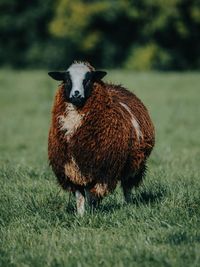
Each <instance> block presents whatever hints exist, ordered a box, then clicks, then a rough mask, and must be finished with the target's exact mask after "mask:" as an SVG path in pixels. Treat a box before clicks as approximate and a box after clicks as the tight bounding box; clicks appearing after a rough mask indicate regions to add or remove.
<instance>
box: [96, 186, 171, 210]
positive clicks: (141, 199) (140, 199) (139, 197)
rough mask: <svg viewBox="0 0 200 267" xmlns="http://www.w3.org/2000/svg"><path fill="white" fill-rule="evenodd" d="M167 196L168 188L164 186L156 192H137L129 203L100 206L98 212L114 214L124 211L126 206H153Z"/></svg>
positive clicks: (110, 203) (112, 203)
mask: <svg viewBox="0 0 200 267" xmlns="http://www.w3.org/2000/svg"><path fill="white" fill-rule="evenodd" d="M166 195H167V188H165V187H164V186H163V187H161V188H160V189H159V190H156V191H155V190H154V191H149V190H147V191H142V192H137V193H136V194H133V195H132V198H131V199H130V201H129V202H128V203H126V202H125V201H123V202H121V203H115V202H114V201H113V202H109V203H108V202H107V203H106V204H102V205H100V206H99V207H98V208H97V210H100V211H102V212H108V213H112V212H114V211H116V210H119V209H122V208H123V207H124V206H126V205H133V206H137V207H138V206H141V205H153V204H156V203H158V202H160V201H161V200H162V199H163V198H165V196H166Z"/></svg>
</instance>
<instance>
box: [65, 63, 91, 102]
mask: <svg viewBox="0 0 200 267" xmlns="http://www.w3.org/2000/svg"><path fill="white" fill-rule="evenodd" d="M67 71H68V72H69V74H70V76H71V81H72V89H71V92H70V95H69V97H72V96H73V95H75V91H78V92H79V94H80V96H81V97H85V94H84V88H83V80H84V78H85V74H86V73H87V72H90V71H91V70H90V69H89V67H88V66H87V65H85V64H84V63H74V64H72V65H71V66H70V67H69V68H68V70H67Z"/></svg>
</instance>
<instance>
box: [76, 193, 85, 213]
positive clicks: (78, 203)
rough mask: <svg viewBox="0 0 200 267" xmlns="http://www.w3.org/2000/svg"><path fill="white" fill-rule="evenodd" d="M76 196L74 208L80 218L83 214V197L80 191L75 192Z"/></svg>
mask: <svg viewBox="0 0 200 267" xmlns="http://www.w3.org/2000/svg"><path fill="white" fill-rule="evenodd" d="M75 195H76V207H77V213H78V215H80V216H83V214H84V212H85V197H84V195H83V194H82V193H81V192H80V191H78V190H77V191H76V192H75Z"/></svg>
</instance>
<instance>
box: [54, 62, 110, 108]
mask: <svg viewBox="0 0 200 267" xmlns="http://www.w3.org/2000/svg"><path fill="white" fill-rule="evenodd" d="M49 75H50V76H51V77H52V78H53V79H55V80H59V81H63V82H64V85H65V97H66V100H67V101H68V102H71V103H72V104H73V105H75V106H77V107H82V106H83V105H84V104H85V102H86V101H87V99H88V98H89V97H90V95H91V93H92V88H93V84H94V82H97V81H100V80H101V79H102V78H103V77H104V76H105V75H106V72H105V71H99V70H96V71H95V70H94V71H93V70H91V69H90V68H89V67H88V66H87V65H86V64H84V63H74V64H72V65H71V66H70V67H69V68H68V70H67V71H63V72H57V71H56V72H49Z"/></svg>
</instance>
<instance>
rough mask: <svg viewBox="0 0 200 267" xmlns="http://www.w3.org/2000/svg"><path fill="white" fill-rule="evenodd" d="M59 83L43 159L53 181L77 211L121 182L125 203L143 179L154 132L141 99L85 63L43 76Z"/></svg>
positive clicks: (99, 199)
mask: <svg viewBox="0 0 200 267" xmlns="http://www.w3.org/2000/svg"><path fill="white" fill-rule="evenodd" d="M48 74H49V76H51V77H52V78H53V79H55V80H57V81H61V82H62V83H61V84H60V85H59V87H58V90H57V92H56V96H55V100H54V104H53V109H52V122H51V126H50V130H49V139H48V158H49V164H50V165H51V167H52V169H53V172H54V173H55V175H56V176H57V179H58V182H59V183H60V185H61V186H62V187H63V189H65V190H69V191H72V192H74V194H75V196H76V205H77V213H78V214H80V215H83V214H84V210H85V201H86V200H88V203H89V204H90V206H95V205H97V204H98V203H99V202H100V201H101V199H102V198H103V197H104V196H106V195H107V194H108V193H111V192H113V191H114V189H115V188H116V186H117V184H118V182H121V187H122V190H123V194H124V198H125V201H127V202H129V201H130V200H131V192H132V188H133V187H137V186H138V185H139V184H140V182H141V181H142V180H143V177H144V176H145V171H146V161H147V158H148V157H149V155H150V153H151V151H152V149H153V146H154V143H155V131H154V126H153V123H152V121H151V119H150V116H149V113H148V111H147V109H146V107H145V106H144V104H143V103H142V102H141V100H140V99H139V98H138V97H137V96H136V95H135V94H133V93H131V92H129V91H128V90H127V89H125V88H123V87H122V86H120V85H114V84H109V83H105V82H103V81H102V79H103V77H104V76H105V75H106V74H107V73H106V72H105V71H100V70H95V69H94V67H92V66H91V65H90V64H89V63H88V62H74V63H72V65H71V66H70V67H69V68H68V69H67V70H66V71H53V72H49V73H48Z"/></svg>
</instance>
